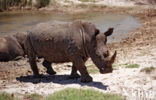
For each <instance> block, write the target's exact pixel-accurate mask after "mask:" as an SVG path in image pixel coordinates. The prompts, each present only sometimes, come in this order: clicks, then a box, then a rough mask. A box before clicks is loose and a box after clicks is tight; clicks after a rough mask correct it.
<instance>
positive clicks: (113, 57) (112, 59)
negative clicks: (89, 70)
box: [110, 51, 117, 64]
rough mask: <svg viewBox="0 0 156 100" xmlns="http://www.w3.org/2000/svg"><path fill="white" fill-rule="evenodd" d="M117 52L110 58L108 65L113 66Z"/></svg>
mask: <svg viewBox="0 0 156 100" xmlns="http://www.w3.org/2000/svg"><path fill="white" fill-rule="evenodd" d="M116 55H117V52H116V51H115V53H114V55H113V56H112V57H111V60H110V63H111V64H113V63H114V61H115V58H116Z"/></svg>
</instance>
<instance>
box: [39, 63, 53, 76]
mask: <svg viewBox="0 0 156 100" xmlns="http://www.w3.org/2000/svg"><path fill="white" fill-rule="evenodd" d="M42 65H43V66H44V67H45V68H46V69H47V71H46V72H47V73H48V74H49V75H55V74H56V72H55V71H54V70H53V68H52V66H51V62H49V61H47V60H44V61H43V63H42Z"/></svg>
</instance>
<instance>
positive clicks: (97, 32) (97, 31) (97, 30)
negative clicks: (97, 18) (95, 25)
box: [95, 29, 100, 37]
mask: <svg viewBox="0 0 156 100" xmlns="http://www.w3.org/2000/svg"><path fill="white" fill-rule="evenodd" d="M99 33H100V31H99V29H95V37H96V36H97V35H98V34H99Z"/></svg>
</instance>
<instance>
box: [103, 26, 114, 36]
mask: <svg viewBox="0 0 156 100" xmlns="http://www.w3.org/2000/svg"><path fill="white" fill-rule="evenodd" d="M113 30H114V28H109V29H108V30H107V31H106V32H105V33H104V34H105V35H106V36H110V35H112V33H113Z"/></svg>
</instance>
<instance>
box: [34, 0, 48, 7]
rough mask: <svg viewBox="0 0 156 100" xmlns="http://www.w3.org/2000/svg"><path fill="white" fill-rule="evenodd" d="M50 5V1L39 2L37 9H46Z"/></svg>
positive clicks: (38, 0) (39, 0)
mask: <svg viewBox="0 0 156 100" xmlns="http://www.w3.org/2000/svg"><path fill="white" fill-rule="evenodd" d="M49 3H50V0H37V4H36V7H37V8H41V7H45V6H47V5H49Z"/></svg>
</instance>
